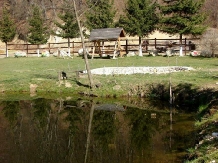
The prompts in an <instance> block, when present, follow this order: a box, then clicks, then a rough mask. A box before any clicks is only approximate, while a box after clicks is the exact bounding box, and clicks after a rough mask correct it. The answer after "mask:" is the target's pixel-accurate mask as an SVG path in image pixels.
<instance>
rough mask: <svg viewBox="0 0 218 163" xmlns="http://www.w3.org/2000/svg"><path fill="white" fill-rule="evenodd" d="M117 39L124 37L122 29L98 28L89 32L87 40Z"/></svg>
mask: <svg viewBox="0 0 218 163" xmlns="http://www.w3.org/2000/svg"><path fill="white" fill-rule="evenodd" d="M119 37H125V32H124V30H123V28H100V29H93V30H92V31H91V33H90V37H89V40H90V41H98V40H117V39H118V38H119Z"/></svg>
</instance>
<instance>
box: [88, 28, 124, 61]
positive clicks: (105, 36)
mask: <svg viewBox="0 0 218 163" xmlns="http://www.w3.org/2000/svg"><path fill="white" fill-rule="evenodd" d="M125 37H126V36H125V32H124V30H123V28H101V29H93V30H92V31H91V33H90V38H89V41H92V42H93V43H94V46H93V49H92V58H93V57H94V54H96V53H98V54H99V55H100V57H102V56H103V55H104V54H106V55H109V54H111V53H112V54H113V59H115V58H116V55H117V54H118V53H119V56H120V57H122V56H123V55H124V53H125V51H124V50H122V49H121V44H120V39H121V38H125ZM105 41H113V42H114V48H113V49H112V50H111V49H106V48H105V47H104V42H105ZM101 45H102V48H101Z"/></svg>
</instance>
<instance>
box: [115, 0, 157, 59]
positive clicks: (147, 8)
mask: <svg viewBox="0 0 218 163" xmlns="http://www.w3.org/2000/svg"><path fill="white" fill-rule="evenodd" d="M156 8H157V4H156V2H155V3H152V1H151V0H128V2H127V7H126V10H125V13H126V14H125V15H122V16H121V17H120V19H119V22H118V25H119V26H120V27H123V28H124V29H125V31H126V32H127V33H128V34H130V35H131V36H139V56H142V48H141V38H142V37H145V36H148V35H149V34H151V33H152V32H153V31H154V30H155V29H156V24H157V23H158V16H157V14H156Z"/></svg>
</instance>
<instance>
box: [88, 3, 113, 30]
mask: <svg viewBox="0 0 218 163" xmlns="http://www.w3.org/2000/svg"><path fill="white" fill-rule="evenodd" d="M89 5H90V8H91V11H90V12H88V13H87V14H86V19H87V20H86V26H87V28H88V29H89V30H92V29H97V28H112V27H114V17H115V14H116V11H115V10H114V9H113V1H112V0H97V1H96V0H95V1H92V2H90V4H89Z"/></svg>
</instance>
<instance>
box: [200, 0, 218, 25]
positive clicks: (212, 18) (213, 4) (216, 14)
mask: <svg viewBox="0 0 218 163" xmlns="http://www.w3.org/2000/svg"><path fill="white" fill-rule="evenodd" d="M217 8H218V3H217V1H216V0H207V1H205V3H204V7H203V11H204V12H207V13H208V19H207V21H206V22H207V24H208V25H209V26H210V27H212V28H217V27H218V21H217V20H218V10H217Z"/></svg>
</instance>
